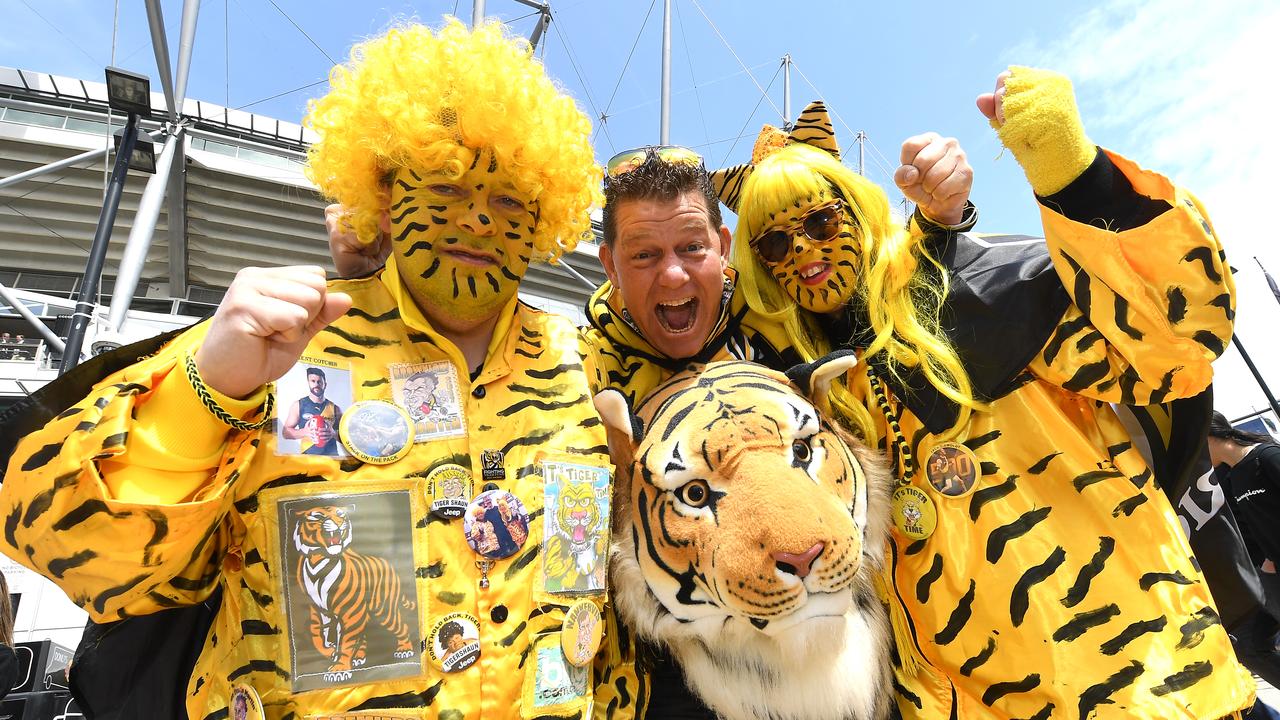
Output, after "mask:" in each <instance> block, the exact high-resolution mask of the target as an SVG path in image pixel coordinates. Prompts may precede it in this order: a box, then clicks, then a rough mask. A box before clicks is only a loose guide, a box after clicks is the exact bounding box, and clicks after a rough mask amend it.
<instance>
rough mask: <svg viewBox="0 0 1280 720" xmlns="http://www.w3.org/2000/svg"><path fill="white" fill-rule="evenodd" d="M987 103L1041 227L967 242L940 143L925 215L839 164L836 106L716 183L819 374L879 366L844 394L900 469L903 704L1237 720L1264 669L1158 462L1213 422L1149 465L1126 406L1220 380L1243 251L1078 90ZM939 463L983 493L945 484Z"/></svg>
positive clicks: (743, 278) (1047, 81)
mask: <svg viewBox="0 0 1280 720" xmlns="http://www.w3.org/2000/svg"><path fill="white" fill-rule="evenodd" d="M978 104H979V108H980V109H981V110H982V112H983V113H984V115H986V116H987V117H988V118H989V119H990V120H991V121H992V125H993V126H994V127H995V128H996V130H997V132H998V133H999V136H1000V139H1001V141H1002V142H1003V144H1004V145H1005V147H1006V148H1008V149H1009V150H1010V151H1011V153H1012V155H1013V157H1014V158H1015V159H1016V160H1017V161H1018V163H1019V164H1020V165H1021V166H1022V168H1023V170H1024V171H1025V173H1026V175H1027V178H1028V180H1029V181H1030V184H1031V187H1032V189H1033V190H1034V191H1035V193H1036V196H1037V200H1038V202H1039V207H1040V213H1041V218H1042V221H1043V227H1044V233H1045V239H1044V240H1038V239H1029V238H1010V237H1006V238H1003V240H1004V242H1001V243H993V242H990V241H989V240H984V239H982V238H980V237H978V236H974V235H970V234H968V233H963V232H958V231H959V230H964V229H967V227H968V226H971V225H972V217H971V216H970V215H969V214H968V213H966V212H965V211H964V200H965V198H966V197H967V194H968V192H967V191H968V178H967V177H965V176H966V175H967V164H965V163H963V158H962V157H961V158H959V159H957V158H956V157H955V153H950V152H948V153H938V152H936V151H935V150H930V149H928V147H926V146H928V145H932V144H933V143H934V141H936V140H937V138H933V140H929V141H919V140H918V139H913V140H912V141H909V142H908V144H907V145H906V146H904V153H903V164H904V167H903V168H900V169H899V173H898V175H897V177H896V179H897V181H898V182H899V184H900V186H901V187H903V189H904V192H905V193H906V194H907V195H908V196H909V197H911V198H912V199H914V200H916V201H917V204H918V208H919V211H918V212H916V213H915V215H914V217H913V218H912V222H911V224H910V226H909V227H903V226H902V225H901V224H900V223H899V221H897V220H895V219H894V218H893V217H892V215H891V213H890V210H889V203H888V200H887V198H886V197H885V195H884V193H883V192H881V191H880V190H879V189H877V188H876V187H874V186H873V185H872V184H871V183H869V182H867V181H866V180H865V179H863V178H861V177H859V176H858V175H856V174H855V173H853V172H851V171H850V170H849V169H847V168H845V167H844V166H842V165H841V164H840V162H839V160H838V152H837V148H836V146H835V142H834V139H833V137H834V135H833V133H832V132H831V130H832V128H831V125H830V122H829V121H827V120H826V118H825V109H824V108H821V107H820V106H818V107H817V108H816V109H817V110H818V111H820V112H819V113H817V114H814V115H809V116H808V117H806V116H802V117H801V119H800V122H799V123H798V124H797V128H796V129H795V130H793V131H792V132H791V134H790V136H788V137H786V138H783V139H781V140H778V139H773V140H768V139H766V140H765V141H764V142H762V143H759V144H758V145H757V151H756V153H755V158H754V164H752V165H746V166H738V167H735V168H730V169H728V170H725V171H721V172H720V173H718V174H717V177H716V181H717V185H718V189H719V191H720V195H721V198H722V199H723V200H724V201H725V202H726V204H728V205H729V206H730V207H731V208H733V209H735V210H736V211H737V212H738V213H739V222H738V227H737V230H736V233H735V236H734V243H733V257H734V264H735V265H736V266H737V268H738V270H739V273H740V275H739V277H740V285H739V290H740V291H741V292H742V293H744V296H745V298H746V300H747V302H748V304H749V305H750V306H751V308H752V309H753V310H754V311H755V312H756V313H757V314H758V315H759V316H761V320H760V322H766V323H768V322H772V323H775V324H779V325H781V327H782V329H783V334H784V335H785V336H786V339H787V341H788V342H789V343H791V344H792V345H793V346H794V347H795V348H796V349H797V350H799V351H800V353H801V354H802V355H804V356H805V357H806V358H807V359H812V358H814V357H816V356H819V355H821V354H823V353H825V352H827V351H829V350H831V349H835V348H843V347H848V348H852V349H854V350H855V351H856V352H857V353H858V356H859V359H860V362H859V364H858V366H857V367H855V368H854V369H853V370H852V371H851V372H850V374H849V375H848V377H847V378H846V384H845V386H844V387H843V388H839V389H838V390H837V391H836V392H835V393H834V394H833V397H832V404H833V406H834V409H835V411H836V412H837V413H838V414H840V415H843V416H844V417H845V419H847V420H849V421H851V423H852V424H853V425H854V426H855V427H856V428H857V429H858V430H860V431H861V432H862V433H863V435H864V436H865V437H867V438H868V439H869V440H870V441H871V442H873V443H879V445H880V447H882V448H883V449H884V450H885V451H886V453H887V454H888V455H889V457H890V460H891V461H892V463H893V464H894V465H895V467H896V471H897V486H896V488H895V490H894V492H893V497H892V503H891V506H892V521H893V526H894V531H893V533H892V535H891V543H890V545H891V547H890V550H889V553H890V557H889V559H888V562H886V568H887V571H886V577H885V585H886V597H887V598H888V600H889V604H890V609H891V615H892V618H893V620H894V626H895V635H896V638H897V641H898V643H897V644H898V653H897V655H898V657H897V660H898V662H897V663H896V667H895V671H896V672H897V683H896V690H897V693H898V708H899V710H900V711H901V712H902V715H903V716H904V718H908V719H913V718H922V719H924V718H928V719H933V718H947V717H959V718H965V720H972V719H975V718H978V719H985V718H991V719H993V720H994V719H996V718H1000V719H1004V718H1012V717H1021V718H1030V717H1036V718H1047V717H1059V716H1062V715H1063V714H1064V713H1065V714H1066V715H1070V716H1072V717H1100V718H1101V717H1120V716H1123V717H1127V718H1141V719H1147V720H1154V719H1155V718H1204V719H1206V720H1215V719H1217V718H1223V717H1228V716H1232V715H1234V714H1235V713H1237V712H1238V711H1240V710H1242V709H1244V708H1247V707H1248V706H1249V704H1250V702H1251V699H1252V693H1253V686H1252V681H1251V679H1250V677H1249V673H1248V671H1246V670H1244V669H1243V668H1242V667H1241V666H1240V664H1239V663H1238V662H1237V661H1236V659H1235V657H1234V655H1233V653H1232V650H1231V645H1230V641H1229V639H1228V636H1227V633H1226V631H1225V630H1224V628H1223V627H1222V624H1221V622H1220V621H1219V617H1218V614H1217V612H1216V610H1215V608H1214V605H1213V600H1212V599H1211V598H1210V596H1209V592H1208V590H1207V587H1206V585H1205V582H1204V579H1203V576H1202V575H1201V572H1200V569H1199V566H1198V565H1197V563H1196V562H1195V560H1194V559H1193V557H1192V552H1191V549H1190V547H1189V546H1188V542H1187V539H1186V537H1185V536H1184V535H1183V533H1182V530H1181V527H1180V524H1179V519H1178V517H1177V516H1176V515H1175V513H1174V511H1173V509H1172V508H1171V506H1170V503H1169V501H1168V500H1167V499H1166V497H1165V495H1164V494H1163V493H1162V491H1161V490H1160V489H1159V485H1158V481H1160V480H1161V478H1159V477H1156V476H1154V475H1153V467H1155V468H1156V470H1157V472H1163V471H1164V470H1168V469H1169V468H1167V467H1164V466H1163V465H1161V463H1162V462H1165V461H1167V460H1168V458H1169V457H1170V456H1171V453H1168V452H1166V451H1167V450H1168V448H1169V445H1170V444H1174V445H1176V444H1178V443H1181V442H1184V441H1185V442H1186V443H1189V444H1188V445H1187V446H1188V447H1200V445H1201V444H1202V443H1203V435H1202V434H1201V435H1200V436H1199V438H1198V439H1197V438H1195V437H1185V438H1184V437H1176V436H1175V435H1176V434H1175V435H1169V434H1165V435H1164V436H1163V437H1161V436H1159V434H1156V439H1158V440H1159V441H1160V442H1158V443H1156V442H1153V443H1151V447H1152V448H1154V449H1155V450H1156V451H1157V452H1156V456H1157V460H1156V461H1155V463H1156V464H1155V465H1154V466H1153V465H1151V464H1149V461H1148V460H1147V459H1146V458H1145V457H1144V455H1143V453H1142V452H1141V451H1140V450H1139V447H1140V446H1144V445H1145V443H1138V442H1135V438H1133V437H1131V436H1130V434H1129V433H1128V432H1127V431H1126V429H1125V427H1124V426H1123V425H1122V424H1121V423H1120V420H1119V418H1118V417H1117V415H1116V412H1115V411H1114V410H1113V408H1112V405H1111V404H1112V403H1115V404H1118V405H1130V406H1146V405H1150V404H1153V403H1163V402H1166V401H1170V400H1173V399H1175V398H1191V397H1193V396H1198V394H1200V393H1201V392H1202V391H1204V390H1205V388H1206V387H1207V386H1208V385H1209V382H1210V379H1211V377H1212V371H1211V367H1210V363H1211V362H1212V361H1213V359H1214V358H1215V357H1217V356H1218V355H1219V354H1220V353H1221V352H1222V351H1223V349H1224V347H1225V344H1226V342H1227V340H1228V339H1229V338H1230V336H1231V326H1232V322H1231V320H1232V317H1233V291H1234V289H1233V285H1232V281H1231V274H1230V269H1229V268H1228V267H1227V266H1226V264H1225V261H1224V259H1223V253H1222V247H1221V245H1220V244H1219V242H1218V240H1217V238H1216V237H1215V235H1214V233H1213V231H1212V228H1211V226H1210V225H1209V222H1208V220H1207V218H1206V216H1205V215H1204V213H1203V211H1202V209H1201V207H1200V205H1199V203H1198V201H1197V200H1196V199H1195V198H1194V196H1192V195H1191V194H1190V193H1188V192H1187V191H1185V190H1183V189H1181V188H1179V187H1177V186H1175V185H1173V184H1172V183H1171V182H1169V181H1168V180H1167V179H1165V178H1164V177H1162V176H1160V175H1158V174H1156V173H1153V172H1150V171H1146V170H1143V169H1142V168H1140V167H1138V166H1137V165H1136V164H1135V163H1133V162H1131V161H1129V160H1127V159H1125V158H1124V157H1122V156H1120V155H1118V154H1115V153H1112V152H1109V151H1104V150H1102V149H1100V148H1098V147H1096V146H1095V145H1094V144H1093V143H1092V142H1090V141H1089V140H1088V138H1087V137H1086V136H1085V134H1084V128H1083V125H1082V123H1081V121H1080V118H1079V115H1078V112H1077V110H1076V107H1075V100H1074V95H1073V92H1072V89H1071V84H1070V82H1069V81H1068V80H1067V79H1066V78H1065V77H1062V76H1060V75H1057V74H1055V73H1051V72H1047V71H1042V70H1034V69H1030V68H1023V67H1018V68H1013V69H1012V72H1011V73H1005V74H1002V75H1001V76H1000V78H999V79H998V80H997V90H996V92H995V93H994V94H987V95H984V96H982V97H980V98H979V103H978ZM812 109H814V108H813V107H812V106H811V110H812ZM957 175H959V176H960V177H959V179H958V180H956V177H957ZM939 209H942V210H945V212H943V213H940V212H939ZM1175 427H1177V425H1176V424H1175ZM1203 427H1204V424H1201V425H1199V428H1200V429H1201V433H1202V431H1203ZM1197 443H1199V444H1197ZM942 457H946V458H947V459H948V461H950V462H953V463H959V466H960V467H963V468H965V469H966V478H965V479H966V486H965V487H963V488H958V487H951V486H947V487H940V486H938V485H943V483H942V482H941V478H942V475H941V474H937V473H935V474H934V475H935V476H936V477H937V478H939V482H938V485H935V484H934V483H933V482H931V478H930V476H929V473H927V472H925V469H926V468H929V467H933V466H934V464H933V463H934V460H935V459H937V458H942ZM969 472H972V473H973V474H974V476H975V477H974V482H973V483H972V484H971V485H970V484H968V482H967V481H968V473H969Z"/></svg>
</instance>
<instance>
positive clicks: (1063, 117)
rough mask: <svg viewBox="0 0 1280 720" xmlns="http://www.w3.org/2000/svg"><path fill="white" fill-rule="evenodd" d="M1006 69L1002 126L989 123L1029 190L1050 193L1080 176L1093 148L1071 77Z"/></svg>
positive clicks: (1095, 151) (1016, 67)
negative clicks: (1028, 185) (1026, 182)
mask: <svg viewBox="0 0 1280 720" xmlns="http://www.w3.org/2000/svg"><path fill="white" fill-rule="evenodd" d="M1009 69H1010V71H1011V72H1012V75H1010V77H1009V78H1008V80H1006V81H1005V96H1004V125H998V124H997V123H995V122H993V123H992V125H993V126H994V127H995V128H996V130H997V131H998V133H999V135H1000V141H1001V142H1003V143H1004V146H1005V147H1007V148H1009V150H1010V151H1011V152H1012V153H1013V156H1014V158H1016V159H1017V161H1018V164H1019V165H1021V166H1022V170H1023V172H1025V173H1026V174H1027V180H1029V181H1030V182H1031V189H1033V190H1035V193H1036V194H1037V195H1040V196H1045V195H1052V194H1054V193H1056V192H1058V191H1059V190H1062V189H1063V188H1065V187H1066V186H1067V185H1070V184H1071V181H1073V180H1075V179H1076V178H1078V177H1080V174H1081V173H1083V172H1084V171H1085V170H1086V169H1087V168H1088V167H1089V165H1090V163H1092V162H1093V160H1094V158H1095V157H1096V156H1097V149H1096V148H1095V146H1094V144H1093V142H1092V141H1090V140H1089V138H1088V136H1086V135H1085V133H1084V125H1083V124H1082V123H1081V121H1080V111H1079V110H1078V109H1077V108H1076V98H1075V93H1074V92H1073V91H1072V89H1071V80H1070V79H1068V78H1067V77H1066V76H1065V75H1060V74H1059V73H1056V72H1053V71H1051V70H1039V69H1036V68H1029V67H1019V66H1014V67H1011V68H1009Z"/></svg>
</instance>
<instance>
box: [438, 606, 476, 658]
mask: <svg viewBox="0 0 1280 720" xmlns="http://www.w3.org/2000/svg"><path fill="white" fill-rule="evenodd" d="M427 655H428V657H430V658H431V662H433V663H435V666H436V667H438V668H440V669H441V670H443V671H445V672H448V673H453V672H461V671H463V670H466V669H467V668H469V667H471V666H472V665H475V663H476V660H477V659H479V658H480V624H479V623H478V622H476V619H475V617H474V616H471V615H468V614H466V613H462V612H456V613H449V614H448V615H445V616H444V617H442V618H440V619H439V620H438V621H437V622H436V624H435V626H434V627H432V628H431V644H430V646H428V648H427Z"/></svg>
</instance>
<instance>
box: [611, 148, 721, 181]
mask: <svg viewBox="0 0 1280 720" xmlns="http://www.w3.org/2000/svg"><path fill="white" fill-rule="evenodd" d="M650 157H656V158H658V159H659V160H661V161H662V162H665V163H668V164H671V165H695V166H701V165H702V156H701V155H699V154H698V153H696V152H694V151H692V150H690V149H689V148H687V147H680V146H679V145H647V146H645V147H638V148H634V149H632V150H623V151H622V152H620V153H618V154H617V155H614V156H613V157H611V158H609V162H608V163H606V164H605V166H604V176H605V181H606V182H607V181H608V180H609V179H610V178H616V177H619V176H621V175H626V174H627V173H629V172H631V171H632V170H635V169H636V168H638V167H640V166H641V165H644V164H645V162H646V161H648V159H649V158H650Z"/></svg>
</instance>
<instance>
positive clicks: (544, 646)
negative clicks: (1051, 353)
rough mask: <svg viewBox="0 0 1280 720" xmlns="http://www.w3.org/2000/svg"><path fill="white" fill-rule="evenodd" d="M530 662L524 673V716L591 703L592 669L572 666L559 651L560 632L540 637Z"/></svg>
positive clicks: (560, 650) (534, 646)
mask: <svg viewBox="0 0 1280 720" xmlns="http://www.w3.org/2000/svg"><path fill="white" fill-rule="evenodd" d="M532 654H533V662H532V663H530V665H531V667H530V668H529V669H528V670H526V671H525V683H524V702H523V703H522V705H523V706H524V707H523V708H522V709H523V710H524V714H525V715H526V716H533V715H541V714H545V713H548V712H557V713H564V712H570V711H572V710H573V708H574V707H575V706H585V705H587V704H588V703H589V702H590V700H591V693H590V690H589V680H590V677H591V666H590V665H588V666H586V667H574V666H573V665H571V664H569V661H568V660H566V659H565V657H564V650H562V649H561V648H560V633H558V632H555V633H547V634H544V635H540V636H538V637H537V638H535V639H534V641H533V652H532Z"/></svg>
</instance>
